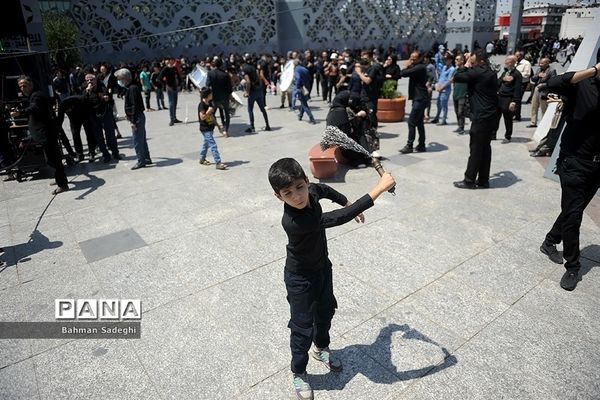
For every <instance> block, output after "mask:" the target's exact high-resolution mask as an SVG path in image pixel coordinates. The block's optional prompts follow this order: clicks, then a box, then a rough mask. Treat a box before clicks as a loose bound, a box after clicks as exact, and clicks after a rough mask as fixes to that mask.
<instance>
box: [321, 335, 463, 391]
mask: <svg viewBox="0 0 600 400" xmlns="http://www.w3.org/2000/svg"><path fill="white" fill-rule="evenodd" d="M394 332H404V334H403V335H402V337H403V338H404V339H408V340H418V341H421V342H425V343H428V344H431V345H432V346H436V347H438V348H439V349H440V352H441V354H442V355H443V358H444V361H443V363H441V364H439V363H438V364H430V365H425V366H423V367H421V368H417V369H410V370H404V371H399V370H398V368H397V367H396V366H395V365H394V364H393V363H392V334H393V333H394ZM334 355H336V356H337V358H339V359H340V360H342V363H343V367H344V369H343V371H342V372H339V373H335V372H330V373H328V374H325V375H311V377H310V384H311V387H312V388H313V389H314V390H341V389H343V388H344V387H346V384H348V382H350V381H351V380H352V379H354V377H355V376H356V375H358V374H362V375H364V376H365V377H366V378H368V379H369V380H370V381H371V382H374V383H384V384H387V385H391V384H393V383H396V382H401V381H408V380H411V379H416V378H420V377H423V376H425V375H431V374H435V373H437V372H439V371H442V370H444V369H446V368H449V367H452V366H453V365H455V364H457V363H458V360H457V359H456V357H455V356H453V355H451V354H450V353H449V352H448V350H446V348H444V347H442V346H441V345H439V344H438V343H437V342H435V341H434V340H432V339H430V338H428V337H427V336H425V335H423V334H422V333H420V332H419V331H417V330H415V329H413V328H411V327H409V326H408V325H406V324H404V325H398V324H390V325H388V326H386V327H385V328H383V329H382V330H381V332H379V336H377V339H376V340H375V342H374V343H373V344H370V345H352V346H348V347H345V348H343V349H340V350H337V351H335V352H334ZM373 355H376V357H377V358H374V357H373ZM365 358H367V359H370V361H371V362H368V363H364V362H361V361H362V360H364V359H365ZM369 364H375V368H369ZM378 367H382V368H383V369H385V373H383V374H382V373H381V369H380V368H378Z"/></svg>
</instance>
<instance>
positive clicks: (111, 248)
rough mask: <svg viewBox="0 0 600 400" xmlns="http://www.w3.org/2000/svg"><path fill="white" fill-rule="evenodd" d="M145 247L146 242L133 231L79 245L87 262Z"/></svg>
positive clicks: (128, 230) (116, 233)
mask: <svg viewBox="0 0 600 400" xmlns="http://www.w3.org/2000/svg"><path fill="white" fill-rule="evenodd" d="M145 245H146V242H144V240H143V239H142V238H141V237H140V235H138V234H137V232H136V231H134V230H133V229H125V230H122V231H118V232H114V233H109V234H108V235H103V236H100V237H97V238H94V239H88V240H85V241H82V242H80V243H79V246H80V247H81V251H83V255H84V256H85V258H86V259H87V260H88V262H94V261H98V260H102V259H103V258H106V257H110V256H113V255H115V254H119V253H123V252H126V251H130V250H133V249H137V248H140V247H143V246H145Z"/></svg>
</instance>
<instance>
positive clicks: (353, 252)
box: [329, 222, 439, 301]
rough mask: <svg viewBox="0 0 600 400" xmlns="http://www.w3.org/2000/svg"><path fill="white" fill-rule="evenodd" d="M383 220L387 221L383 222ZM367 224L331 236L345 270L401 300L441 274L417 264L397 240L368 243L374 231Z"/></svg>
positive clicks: (336, 258) (333, 249)
mask: <svg viewBox="0 0 600 400" xmlns="http://www.w3.org/2000/svg"><path fill="white" fill-rule="evenodd" d="M382 223H383V222H382ZM368 228H369V227H365V228H364V229H360V230H356V231H353V232H350V233H348V234H345V235H342V236H339V237H336V238H335V239H333V240H330V243H329V249H330V252H331V259H332V262H333V263H334V264H335V265H336V266H339V268H342V269H343V271H344V272H345V273H347V274H348V275H350V276H352V277H354V279H358V280H360V281H362V282H365V283H367V284H368V285H369V286H370V287H371V288H372V290H373V291H375V292H376V293H381V294H385V295H386V296H388V297H389V298H391V299H394V300H396V301H397V300H400V299H402V298H404V297H406V296H408V295H409V294H411V293H414V292H416V291H417V290H419V289H420V288H421V287H423V286H424V285H426V284H428V283H430V282H433V281H434V280H435V279H436V278H437V277H438V276H439V275H438V274H437V273H436V272H434V271H432V270H430V269H429V268H427V267H426V266H423V265H420V264H415V262H413V260H412V259H409V258H407V257H406V256H404V255H403V254H404V253H405V251H403V250H404V249H402V248H401V247H400V246H397V244H396V243H394V242H393V241H389V240H388V241H386V240H383V241H382V242H380V244H379V245H376V246H367V245H365V243H368V241H367V238H368V237H369V236H371V235H372V231H371V230H369V229H368Z"/></svg>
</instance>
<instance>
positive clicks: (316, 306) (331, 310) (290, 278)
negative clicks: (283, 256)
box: [284, 266, 337, 374]
mask: <svg viewBox="0 0 600 400" xmlns="http://www.w3.org/2000/svg"><path fill="white" fill-rule="evenodd" d="M284 281H285V287H286V290H287V301H288V303H289V304H290V314H291V317H290V322H289V324H288V328H290V330H291V335H290V348H291V350H292V365H291V367H292V372H294V373H298V374H301V373H303V372H305V371H306V365H307V364H308V351H309V350H310V345H311V343H312V342H313V341H314V343H315V345H316V346H317V347H319V348H324V347H327V346H329V341H330V338H329V328H331V319H332V318H333V315H334V314H335V309H336V308H337V301H336V299H335V296H334V295H333V281H332V276H331V266H329V267H327V268H323V269H321V270H319V271H315V272H314V273H311V274H309V275H300V274H294V273H292V272H289V271H285V272H284Z"/></svg>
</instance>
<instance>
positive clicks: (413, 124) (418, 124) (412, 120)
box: [406, 99, 428, 147]
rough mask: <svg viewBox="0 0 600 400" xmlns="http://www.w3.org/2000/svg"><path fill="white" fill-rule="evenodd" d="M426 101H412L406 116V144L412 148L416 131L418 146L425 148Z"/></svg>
mask: <svg viewBox="0 0 600 400" xmlns="http://www.w3.org/2000/svg"><path fill="white" fill-rule="evenodd" d="M427 103H428V100H427V99H420V100H419V99H417V100H413V101H412V108H411V110H410V115H409V116H408V141H407V142H406V144H407V145H408V146H409V147H413V143H414V142H415V138H416V136H417V135H416V131H419V146H421V147H425V123H424V122H423V118H425V109H426V108H427Z"/></svg>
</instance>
